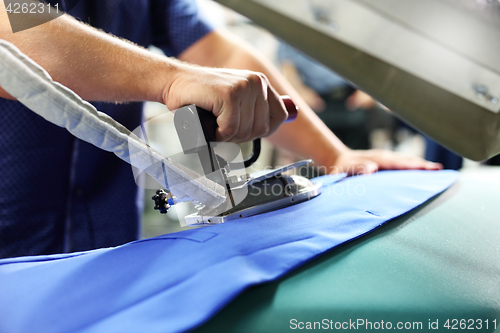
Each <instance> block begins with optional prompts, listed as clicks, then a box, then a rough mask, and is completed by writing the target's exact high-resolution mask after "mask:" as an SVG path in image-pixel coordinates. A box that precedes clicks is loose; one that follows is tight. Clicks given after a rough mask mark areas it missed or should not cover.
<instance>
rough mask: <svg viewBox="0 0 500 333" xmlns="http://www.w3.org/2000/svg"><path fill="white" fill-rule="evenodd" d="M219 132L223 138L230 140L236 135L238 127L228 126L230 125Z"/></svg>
mask: <svg viewBox="0 0 500 333" xmlns="http://www.w3.org/2000/svg"><path fill="white" fill-rule="evenodd" d="M221 132H222V135H223V136H224V137H225V138H232V137H233V136H235V135H236V134H237V133H238V126H236V125H234V124H230V125H228V126H226V127H225V128H224V129H222V131H221Z"/></svg>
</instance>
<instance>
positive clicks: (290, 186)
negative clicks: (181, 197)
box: [152, 100, 321, 226]
mask: <svg viewBox="0 0 500 333" xmlns="http://www.w3.org/2000/svg"><path fill="white" fill-rule="evenodd" d="M290 103H291V104H290ZM285 105H286V106H287V107H288V109H289V114H290V116H289V121H290V120H293V119H295V117H296V108H295V105H294V104H293V103H292V102H291V101H290V100H285ZM291 107H293V110H291V109H290V108H291ZM294 111H295V112H294ZM174 124H175V128H176V131H177V134H178V136H179V139H180V142H181V146H182V149H183V152H184V154H197V155H198V158H199V160H200V162H201V166H202V169H203V173H204V175H205V177H207V178H208V179H210V180H212V181H214V182H216V183H218V184H220V185H222V186H223V187H224V188H226V191H227V199H226V201H225V202H224V203H223V204H221V205H220V206H218V207H216V208H210V207H207V206H204V205H202V204H198V205H196V206H195V207H196V208H197V209H198V212H197V213H195V214H191V215H188V216H186V217H185V218H184V220H185V222H186V224H187V225H189V226H197V225H210V224H219V223H224V222H227V221H230V220H234V219H240V218H244V217H249V216H253V215H257V214H261V213H265V212H269V211H273V210H277V209H280V208H284V207H287V206H291V205H294V204H298V203H300V202H304V201H306V200H310V199H312V198H314V197H316V196H318V195H319V194H320V193H321V183H313V182H311V181H310V180H309V179H307V178H305V177H302V176H298V175H291V176H290V175H284V174H283V173H284V172H287V171H290V170H293V169H295V168H299V167H301V166H305V165H307V164H308V163H310V162H311V160H304V161H300V162H296V163H292V164H289V165H287V166H284V167H281V168H277V169H274V170H267V171H262V172H257V173H255V174H252V175H248V174H246V172H245V168H247V167H248V166H250V165H251V164H253V163H254V162H255V161H256V160H257V158H258V157H259V153H260V139H256V140H254V142H253V148H254V149H253V153H252V154H251V156H250V157H249V158H248V159H246V160H245V161H238V162H235V161H227V160H226V159H224V158H223V157H221V156H220V155H219V154H218V153H217V151H218V150H217V149H218V146H220V144H218V143H217V142H215V130H216V128H217V123H216V118H215V117H214V116H213V114H212V113H211V112H208V111H206V110H203V109H201V108H198V107H196V106H195V105H189V106H185V107H182V108H180V109H178V110H176V111H175V116H174ZM152 199H153V200H154V201H155V209H157V210H159V211H160V212H161V213H163V214H165V213H166V212H167V210H168V208H169V207H170V205H171V204H173V201H172V196H171V195H169V194H168V193H167V192H165V191H163V190H159V191H157V193H156V195H155V196H153V198H152Z"/></svg>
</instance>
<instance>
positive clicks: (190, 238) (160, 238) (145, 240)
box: [123, 232, 219, 246]
mask: <svg viewBox="0 0 500 333" xmlns="http://www.w3.org/2000/svg"><path fill="white" fill-rule="evenodd" d="M205 234H207V233H205ZM210 234H211V235H209V236H207V237H206V238H204V239H202V240H200V239H196V238H193V237H190V236H168V235H163V236H158V237H154V238H146V239H140V240H137V241H134V242H132V243H128V244H125V245H130V244H137V243H143V242H149V241H161V240H174V239H183V240H189V241H192V242H196V243H205V242H206V241H209V240H211V239H212V238H214V237H215V236H217V235H219V234H217V233H214V232H211V233H210ZM125 245H123V246H125Z"/></svg>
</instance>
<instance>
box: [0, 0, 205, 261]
mask: <svg viewBox="0 0 500 333" xmlns="http://www.w3.org/2000/svg"><path fill="white" fill-rule="evenodd" d="M74 2H75V1H73V3H74ZM53 3H55V1H54V2H53ZM66 4H68V2H66ZM60 8H62V7H60ZM69 13H70V14H71V15H72V16H74V17H76V18H78V19H80V20H81V21H83V22H87V23H90V24H91V25H93V26H95V27H97V28H100V29H102V30H104V31H106V32H109V33H112V34H114V35H116V36H119V37H122V38H126V39H128V40H131V41H133V42H134V43H136V44H139V45H141V46H144V47H147V46H149V45H155V46H157V47H159V48H161V49H162V50H163V51H164V52H165V53H166V54H167V55H168V56H177V55H179V54H180V53H181V52H182V51H184V50H185V49H186V48H188V47H189V46H190V45H192V44H193V43H194V42H196V41H197V40H198V39H200V38H201V37H203V36H204V35H206V34H207V33H208V32H210V31H211V29H212V27H211V25H210V24H208V23H207V21H206V20H205V19H203V18H202V17H201V16H200V13H199V12H198V9H197V7H196V3H195V0H100V1H99V0H80V1H79V2H78V3H77V5H76V6H75V7H74V8H72V9H70V10H69ZM94 105H95V106H96V108H97V109H98V110H100V111H103V112H105V113H107V114H109V115H110V116H111V117H113V118H114V119H116V120H117V121H118V122H120V123H121V124H123V125H124V126H126V127H127V128H129V129H131V130H133V129H134V128H136V127H137V126H139V125H140V122H141V120H142V106H143V105H142V103H129V104H122V105H115V104H112V103H94ZM0 110H1V112H0V167H1V171H2V175H1V177H0V257H11V256H22V255H36V254H51V253H61V252H69V251H83V250H88V249H93V248H99V247H109V246H115V245H119V244H123V243H126V242H129V241H132V240H135V239H137V237H138V235H139V221H140V214H141V208H142V199H143V198H142V191H141V190H140V189H139V188H138V187H137V185H136V184H135V182H134V178H133V174H132V168H131V167H130V165H128V164H126V163H125V162H123V161H121V160H120V159H118V158H117V157H116V156H114V155H113V154H111V153H108V152H105V151H102V150H100V149H98V148H95V147H94V146H92V145H90V144H88V143H85V142H83V141H80V140H78V139H76V138H75V137H73V136H72V135H71V134H69V133H68V132H67V131H66V130H65V129H62V128H59V127H57V126H55V125H53V124H51V123H49V122H47V121H45V120H44V119H43V118H41V117H40V116H38V115H36V114H35V113H33V112H32V111H30V110H29V109H27V108H25V107H24V106H23V105H22V104H20V103H19V102H16V101H9V100H5V99H0Z"/></svg>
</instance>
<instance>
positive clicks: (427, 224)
mask: <svg viewBox="0 0 500 333" xmlns="http://www.w3.org/2000/svg"><path fill="white" fill-rule="evenodd" d="M499 198H500V168H499V167H489V168H480V169H477V170H474V171H472V172H465V173H462V174H461V176H460V178H459V180H458V182H457V183H455V184H454V185H452V187H450V188H449V189H448V190H447V191H445V192H444V193H442V194H441V195H439V196H438V197H436V198H434V199H433V200H431V201H429V202H427V203H426V204H424V205H423V206H421V207H419V208H417V209H416V210H414V211H412V212H410V213H408V214H405V215H403V216H402V217H399V218H397V219H395V220H393V221H392V222H391V223H389V224H387V225H385V226H383V227H381V228H380V229H378V230H376V231H374V232H372V233H371V234H369V235H366V236H365V237H363V238H360V239H358V240H355V241H353V242H351V243H348V244H346V245H343V246H341V247H339V248H336V249H334V250H333V251H331V252H329V253H327V254H325V255H323V256H322V257H320V258H317V259H315V260H313V261H312V262H310V263H308V264H306V265H305V266H303V267H302V268H299V269H298V270H296V271H294V272H292V273H291V274H289V275H287V276H286V277H285V278H282V279H280V280H278V281H276V282H272V283H269V284H266V285H261V286H256V287H252V288H250V289H249V290H247V291H245V292H244V293H243V294H242V295H240V296H239V297H238V298H237V299H236V300H235V301H233V302H232V303H231V304H230V305H229V306H227V307H226V308H225V309H223V310H222V311H221V312H220V313H219V314H218V315H216V316H215V317H214V318H212V319H211V320H210V321H209V322H208V323H206V324H205V325H203V326H202V327H200V328H199V329H197V330H196V332H198V333H201V332H241V333H242V332H289V331H301V329H299V327H298V325H299V323H300V322H302V323H303V326H302V327H304V329H303V330H304V331H307V329H305V325H307V322H311V323H312V325H314V324H313V323H314V322H320V323H322V321H323V320H324V319H328V320H332V321H333V326H334V328H335V323H336V322H339V323H341V324H343V323H348V324H349V325H350V324H351V323H352V321H357V320H358V319H360V320H364V322H365V325H366V323H367V322H371V323H372V325H376V324H375V323H379V325H380V324H381V323H380V322H381V321H382V320H383V321H384V325H386V324H387V322H391V324H392V326H393V329H394V328H395V326H396V325H397V323H398V322H401V323H402V324H403V325H409V324H407V323H408V322H409V323H411V325H412V328H411V329H410V331H411V330H414V331H422V332H425V331H436V332H449V331H454V330H455V331H457V329H458V331H471V329H464V330H461V329H460V320H462V322H464V321H463V320H466V326H467V327H471V328H474V329H472V331H481V332H500V245H499V244H500V205H499ZM293 319H295V320H296V321H293V322H291V320H293ZM453 319H456V321H454V320H453ZM469 319H473V320H474V321H475V322H474V324H473V325H472V326H469V325H470V324H471V322H470V321H469ZM495 319H496V330H495V326H494V322H493V321H494V320H495ZM350 320H351V323H350V322H349V321H350ZM429 320H430V322H431V323H433V325H434V323H435V322H436V320H438V329H437V330H429V329H428V325H429ZM447 320H449V321H448V326H449V328H447V327H445V326H446V324H447ZM486 320H488V329H486V323H487V322H486ZM481 321H482V330H478V329H477V327H479V326H480V324H479V323H480V322H481ZM414 322H416V323H418V322H421V323H422V326H423V327H422V329H418V328H417V327H416V326H415V327H413V323H414ZM360 323H361V322H360ZM322 324H323V323H322ZM296 325H297V326H296ZM368 325H369V324H368ZM345 326H346V325H345V324H344V327H345ZM337 327H338V326H337ZM433 327H434V326H433ZM453 327H454V328H457V329H453ZM462 327H463V326H462ZM293 328H295V329H293ZM351 329H352V327H351ZM369 329H370V326H368V327H366V326H364V325H361V326H359V328H358V330H361V331H366V330H369ZM373 330H374V331H375V330H376V329H375V328H373ZM405 331H408V330H407V329H405Z"/></svg>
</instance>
